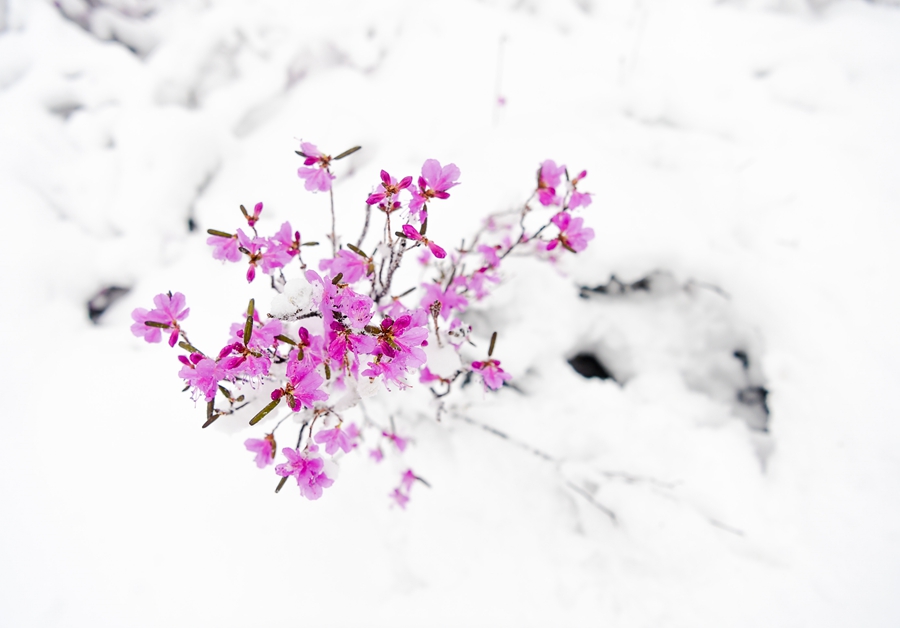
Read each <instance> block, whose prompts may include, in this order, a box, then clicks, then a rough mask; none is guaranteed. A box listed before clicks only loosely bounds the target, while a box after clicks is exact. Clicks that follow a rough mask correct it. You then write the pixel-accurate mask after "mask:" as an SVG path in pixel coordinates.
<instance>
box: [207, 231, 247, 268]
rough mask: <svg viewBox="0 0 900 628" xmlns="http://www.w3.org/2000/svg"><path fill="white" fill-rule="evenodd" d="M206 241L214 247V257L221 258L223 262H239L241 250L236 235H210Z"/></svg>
mask: <svg viewBox="0 0 900 628" xmlns="http://www.w3.org/2000/svg"><path fill="white" fill-rule="evenodd" d="M206 243H207V244H209V245H210V246H212V247H214V250H213V259H220V260H222V261H223V262H224V261H228V262H239V261H240V260H241V252H240V251H239V250H238V239H237V236H236V235H233V236H231V237H230V238H223V237H222V236H209V237H208V238H206Z"/></svg>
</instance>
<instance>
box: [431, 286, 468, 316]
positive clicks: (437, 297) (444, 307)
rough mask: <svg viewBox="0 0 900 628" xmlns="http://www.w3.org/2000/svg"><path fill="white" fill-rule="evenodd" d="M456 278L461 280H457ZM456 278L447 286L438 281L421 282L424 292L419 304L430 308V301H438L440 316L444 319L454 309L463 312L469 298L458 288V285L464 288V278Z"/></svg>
mask: <svg viewBox="0 0 900 628" xmlns="http://www.w3.org/2000/svg"><path fill="white" fill-rule="evenodd" d="M457 279H460V280H461V281H457ZM457 279H454V280H453V282H452V283H451V285H450V286H449V287H447V288H444V287H443V286H442V285H441V284H439V283H423V284H422V288H424V294H423V295H422V300H421V301H420V302H419V304H420V305H421V306H422V307H425V308H431V304H432V303H434V302H435V301H439V302H440V304H441V318H443V319H444V320H448V319H449V318H450V316H451V315H452V314H453V311H454V310H456V311H457V312H464V311H465V309H466V307H468V305H469V300H468V299H467V298H466V297H464V296H463V295H462V294H461V293H460V292H458V290H459V288H460V287H462V288H463V289H465V287H466V285H465V278H462V277H459V278H457Z"/></svg>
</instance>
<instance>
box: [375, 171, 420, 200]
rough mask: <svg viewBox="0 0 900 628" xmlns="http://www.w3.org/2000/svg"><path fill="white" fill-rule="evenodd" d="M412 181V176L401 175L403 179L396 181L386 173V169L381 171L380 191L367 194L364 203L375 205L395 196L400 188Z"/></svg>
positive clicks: (406, 186) (405, 186) (402, 188)
mask: <svg viewBox="0 0 900 628" xmlns="http://www.w3.org/2000/svg"><path fill="white" fill-rule="evenodd" d="M411 183H412V177H403V179H402V180H401V181H400V182H399V183H398V182H397V179H395V178H394V177H392V176H391V175H389V174H388V173H387V171H386V170H382V171H381V188H382V190H381V192H374V193H372V194H370V195H369V198H367V199H366V203H368V204H369V205H375V204H376V203H378V202H380V201H382V200H384V199H390V198H391V197H393V196H396V195H397V194H399V193H400V190H405V189H407V188H408V187H409V186H410V184H411Z"/></svg>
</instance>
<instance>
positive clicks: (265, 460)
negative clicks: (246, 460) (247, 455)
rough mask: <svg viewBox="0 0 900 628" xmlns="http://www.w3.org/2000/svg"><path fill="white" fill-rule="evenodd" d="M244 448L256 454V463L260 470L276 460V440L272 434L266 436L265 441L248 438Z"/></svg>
mask: <svg viewBox="0 0 900 628" xmlns="http://www.w3.org/2000/svg"><path fill="white" fill-rule="evenodd" d="M244 447H246V448H247V451H252V452H253V453H255V454H256V458H254V462H256V466H257V467H259V468H260V469H265V468H266V467H268V466H269V465H270V464H272V460H273V459H274V458H275V438H274V437H273V436H272V435H271V434H266V437H265V438H263V439H259V438H248V439H247V440H245V441H244Z"/></svg>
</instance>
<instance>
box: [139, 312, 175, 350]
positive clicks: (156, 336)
mask: <svg viewBox="0 0 900 628" xmlns="http://www.w3.org/2000/svg"><path fill="white" fill-rule="evenodd" d="M154 312H156V310H148V309H146V308H143V307H138V308H135V309H134V310H133V311H132V312H131V318H133V319H134V324H133V325H132V326H131V333H132V334H134V335H135V336H137V337H138V338H143V339H144V341H146V342H150V343H155V342H159V341H160V340H162V329H160V328H159V327H151V326H149V325H145V323H146V322H148V321H151V322H154V323H164V322H165V321H162V320H159V319H160V318H161V316H159V314H155V313H154ZM176 337H177V336H176Z"/></svg>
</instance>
